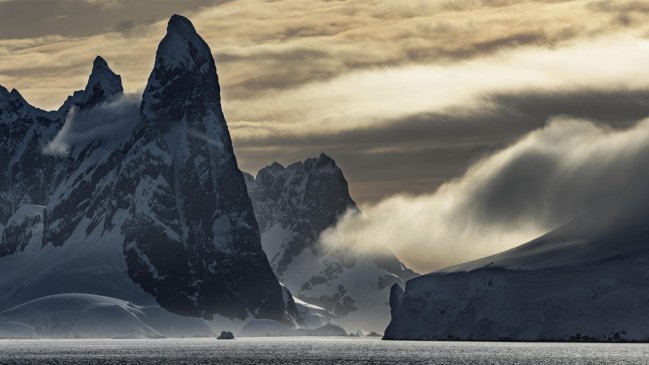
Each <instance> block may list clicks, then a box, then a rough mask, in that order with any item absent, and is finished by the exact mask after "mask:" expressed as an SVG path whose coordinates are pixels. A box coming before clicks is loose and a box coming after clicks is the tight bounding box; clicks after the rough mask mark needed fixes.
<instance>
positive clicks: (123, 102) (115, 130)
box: [43, 94, 141, 155]
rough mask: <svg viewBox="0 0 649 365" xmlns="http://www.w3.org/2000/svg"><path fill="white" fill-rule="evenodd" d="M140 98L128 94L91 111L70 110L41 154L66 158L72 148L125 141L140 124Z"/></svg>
mask: <svg viewBox="0 0 649 365" xmlns="http://www.w3.org/2000/svg"><path fill="white" fill-rule="evenodd" d="M140 100H141V96H140V95H135V94H128V95H124V96H121V97H119V98H117V99H115V100H112V101H109V102H107V103H103V104H99V105H97V106H95V107H93V108H91V109H86V110H79V109H77V108H75V107H72V108H71V110H70V112H68V116H67V119H66V121H65V124H64V125H63V127H62V128H61V130H60V131H59V132H58V133H57V135H56V136H55V137H54V139H53V140H52V141H51V142H50V143H48V144H47V145H46V146H45V148H44V149H43V152H44V153H46V154H53V155H66V154H68V153H69V152H70V151H71V150H72V149H73V148H74V147H75V146H83V145H86V144H88V143H92V142H104V143H105V142H120V141H123V140H125V139H127V138H128V137H129V136H130V135H131V133H132V132H133V129H134V128H135V127H136V126H137V124H138V123H139V121H140Z"/></svg>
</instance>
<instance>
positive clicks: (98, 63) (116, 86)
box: [85, 56, 124, 97]
mask: <svg viewBox="0 0 649 365" xmlns="http://www.w3.org/2000/svg"><path fill="white" fill-rule="evenodd" d="M97 86H98V87H99V88H101V90H102V91H103V92H104V96H105V97H111V96H113V95H116V94H121V93H123V92H124V88H123V87H122V78H121V76H120V75H118V74H116V73H115V72H113V70H111V69H110V67H108V63H107V62H106V60H105V59H103V58H102V57H101V56H97V57H96V58H95V60H94V61H93V62H92V71H91V72H90V77H89V78H88V84H87V85H86V88H85V92H86V93H92V92H93V91H94V89H95V88H96V87H97Z"/></svg>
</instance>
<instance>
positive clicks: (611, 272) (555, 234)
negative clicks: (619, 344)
mask: <svg viewBox="0 0 649 365" xmlns="http://www.w3.org/2000/svg"><path fill="white" fill-rule="evenodd" d="M643 202H644V199H642V197H637V196H628V194H624V193H622V194H620V199H619V200H617V201H615V202H609V203H608V204H605V205H604V206H599V209H592V210H591V211H589V212H586V213H584V214H583V215H582V216H580V217H578V218H576V219H574V220H573V221H572V222H569V223H567V224H566V225H564V226H562V227H560V228H558V229H557V230H555V231H552V232H550V233H548V234H547V235H545V236H543V237H540V238H538V239H536V240H534V241H532V242H529V243H527V244H525V245H522V246H519V247H517V248H514V249H511V250H508V251H506V252H503V253H501V254H497V255H494V256H490V257H487V258H484V259H480V260H477V261H474V262H469V263H466V264H462V265H458V266H455V267H451V268H447V269H443V270H440V271H437V272H433V273H430V274H428V275H424V276H421V277H419V278H415V279H412V280H410V281H408V282H407V284H406V286H405V292H404V290H402V289H401V288H400V287H398V286H396V285H395V286H393V288H392V292H391V298H390V302H391V307H392V320H391V322H390V325H389V326H388V328H387V329H386V332H385V338H388V339H419V340H437V339H463V340H499V339H508V340H575V341H579V340H589V341H620V340H627V341H649V294H647V293H649V284H647V283H649V280H648V279H649V270H647V268H648V267H649V266H648V265H649V226H648V225H647V223H646V217H647V214H646V213H647V208H646V206H644V203H643Z"/></svg>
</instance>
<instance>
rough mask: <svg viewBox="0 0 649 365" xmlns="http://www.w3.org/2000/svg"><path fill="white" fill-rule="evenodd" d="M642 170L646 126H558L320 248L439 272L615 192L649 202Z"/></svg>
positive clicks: (385, 206) (355, 224) (648, 144)
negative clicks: (385, 255) (387, 253)
mask: <svg viewBox="0 0 649 365" xmlns="http://www.w3.org/2000/svg"><path fill="white" fill-rule="evenodd" d="M647 164H649V120H643V121H640V122H638V123H637V124H636V125H635V126H634V127H632V128H630V129H626V130H622V131H615V130H613V129H610V128H609V127H607V126H604V125H600V124H597V123H594V122H591V121H588V120H579V119H572V118H569V117H557V118H554V119H553V120H551V121H549V123H548V124H547V126H546V127H544V128H542V129H539V130H536V131H534V132H532V133H530V134H528V135H527V136H525V137H524V138H522V139H520V140H519V141H518V142H516V143H514V144H513V145H511V146H510V147H508V148H506V149H504V150H502V151H500V152H497V153H495V154H493V155H491V156H489V157H487V158H485V159H483V160H481V161H480V162H478V163H476V164H475V165H474V166H473V167H471V168H470V169H468V171H467V172H466V173H465V174H464V176H462V177H461V178H459V179H456V180H454V181H451V182H448V183H446V184H444V185H442V186H441V187H440V188H439V189H438V190H437V191H436V192H434V193H432V194H427V195H419V196H409V195H397V196H393V197H390V198H387V199H385V200H383V201H381V202H379V203H377V204H372V205H365V206H362V207H361V210H362V213H360V214H354V213H351V212H350V213H348V214H347V215H345V216H344V217H342V218H341V220H340V221H339V223H338V225H337V226H336V227H335V228H332V229H330V230H328V231H325V232H324V233H323V235H322V237H321V240H322V242H323V243H324V244H325V245H328V246H330V247H346V248H348V249H350V248H351V249H353V250H357V251H360V252H369V253H376V252H380V251H382V250H386V249H389V250H392V251H393V252H394V253H395V254H396V255H397V256H398V257H400V258H401V259H402V260H404V261H405V262H407V263H409V264H410V265H412V266H413V267H414V269H416V270H418V271H421V272H427V271H431V270H435V269H440V268H443V267H446V266H450V265H453V264H458V263H461V262H464V261H468V260H472V259H477V258H480V257H484V256H486V255H489V254H494V253H497V252H500V251H503V250H506V249H509V248H512V247H515V246H517V245H520V244H522V243H525V242H526V241H529V240H531V239H534V238H536V237H538V236H539V235H541V234H544V233H546V232H548V231H550V230H552V229H553V228H555V227H557V226H560V225H562V224H564V223H566V222H568V221H570V220H571V219H572V218H574V217H577V216H579V215H580V214H582V213H583V212H586V211H588V210H589V209H600V208H601V205H605V204H606V203H607V202H611V201H614V200H615V199H616V196H617V195H619V194H620V192H625V193H626V194H628V193H629V192H635V194H632V195H633V196H636V197H637V196H640V197H644V196H646V195H649V194H647V193H644V191H645V190H646V186H648V185H647V184H649V178H647V173H645V172H644V171H645V170H646V166H647ZM625 204H627V202H625ZM633 204H634V202H631V201H630V202H628V205H629V207H631V206H632V205H633ZM595 216H596V215H595Z"/></svg>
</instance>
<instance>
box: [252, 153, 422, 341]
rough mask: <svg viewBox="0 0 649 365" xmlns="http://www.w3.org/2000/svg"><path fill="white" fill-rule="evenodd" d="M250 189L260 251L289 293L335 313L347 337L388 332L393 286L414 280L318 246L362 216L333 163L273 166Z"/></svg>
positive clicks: (390, 265)
mask: <svg viewBox="0 0 649 365" xmlns="http://www.w3.org/2000/svg"><path fill="white" fill-rule="evenodd" d="M247 184H248V191H249V193H250V197H251V199H252V202H253V205H254V210H255V215H256V217H257V221H258V222H259V227H260V230H261V236H262V245H263V247H264V250H265V251H266V254H267V255H268V259H269V261H270V263H271V265H272V266H273V269H274V270H275V273H276V274H277V276H278V277H279V278H280V280H281V281H282V282H283V283H284V284H285V285H286V286H287V287H288V288H289V290H291V292H292V293H293V294H294V295H295V296H296V297H297V298H299V299H301V300H303V301H305V302H307V303H312V304H315V305H318V306H320V307H322V308H324V309H326V310H328V311H330V312H332V313H334V314H335V315H337V316H338V317H339V319H338V323H340V324H342V325H344V326H346V327H348V329H349V330H356V329H358V328H364V329H367V330H371V331H382V330H383V329H384V328H385V325H386V324H387V321H388V317H389V308H388V291H389V288H390V286H391V285H392V284H393V283H397V282H398V283H402V284H403V283H404V282H405V280H407V279H409V278H412V277H413V276H414V273H413V272H412V271H410V270H408V269H407V268H406V267H405V266H404V265H403V264H401V263H400V262H399V261H398V260H397V259H396V258H395V257H394V256H387V257H383V256H382V257H375V258H371V257H367V256H362V257H361V256H356V255H354V254H353V253H351V252H340V251H334V250H331V249H330V248H327V247H322V246H321V245H320V243H319V241H318V237H319V235H320V233H322V232H323V231H324V230H325V229H327V228H329V227H332V226H333V225H335V224H336V221H337V219H338V218H339V217H340V216H341V215H342V214H344V213H345V212H346V211H347V210H348V209H352V210H356V209H357V207H356V204H355V203H354V201H353V200H352V198H351V197H350V195H349V190H348V187H347V181H346V180H345V177H344V175H343V172H342V170H341V169H340V168H339V167H338V166H337V165H336V163H335V161H334V160H333V159H332V158H331V157H329V156H327V155H325V154H321V155H320V156H319V157H317V158H310V159H307V160H306V161H303V162H297V163H294V164H291V165H289V166H287V167H284V166H282V165H280V164H278V163H273V164H271V165H269V166H267V167H265V168H263V169H261V170H260V171H259V172H258V173H257V175H256V177H254V178H253V177H252V176H251V175H248V177H247Z"/></svg>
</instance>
